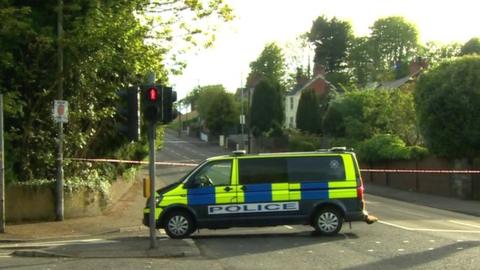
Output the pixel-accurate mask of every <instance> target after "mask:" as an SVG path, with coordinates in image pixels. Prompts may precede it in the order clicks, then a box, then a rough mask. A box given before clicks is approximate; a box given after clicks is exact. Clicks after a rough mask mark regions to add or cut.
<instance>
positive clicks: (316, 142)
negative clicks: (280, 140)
mask: <svg viewBox="0 0 480 270" xmlns="http://www.w3.org/2000/svg"><path fill="white" fill-rule="evenodd" d="M319 148H320V137H318V136H316V135H309V134H304V133H298V132H291V134H289V136H288V150H289V151H315V150H317V149H319Z"/></svg>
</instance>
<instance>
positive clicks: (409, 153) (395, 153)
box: [357, 134, 427, 162]
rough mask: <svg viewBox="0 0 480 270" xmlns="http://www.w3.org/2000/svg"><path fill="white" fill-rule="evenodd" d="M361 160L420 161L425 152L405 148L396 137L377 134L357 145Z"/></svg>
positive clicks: (418, 149)
mask: <svg viewBox="0 0 480 270" xmlns="http://www.w3.org/2000/svg"><path fill="white" fill-rule="evenodd" d="M357 153H358V156H359V158H360V159H361V160H364V161H368V162H374V161H380V160H402V159H405V160H406V159H420V158H422V157H424V156H425V155H426V154H427V150H426V149H425V148H423V147H420V146H406V145H405V142H404V141H402V139H400V137H398V136H397V135H390V134H378V135H375V136H374V137H372V138H370V139H367V140H365V141H363V142H361V143H360V144H359V145H358V152H357Z"/></svg>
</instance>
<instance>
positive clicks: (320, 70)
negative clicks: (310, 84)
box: [313, 63, 325, 78]
mask: <svg viewBox="0 0 480 270" xmlns="http://www.w3.org/2000/svg"><path fill="white" fill-rule="evenodd" d="M318 75H325V67H324V66H323V65H321V64H319V63H315V65H314V66H313V77H314V78H315V77H317V76H318Z"/></svg>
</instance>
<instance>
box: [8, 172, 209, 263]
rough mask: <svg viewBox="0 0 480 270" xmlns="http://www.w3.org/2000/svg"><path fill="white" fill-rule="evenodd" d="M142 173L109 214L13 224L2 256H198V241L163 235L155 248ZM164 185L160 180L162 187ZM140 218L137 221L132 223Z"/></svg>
mask: <svg viewBox="0 0 480 270" xmlns="http://www.w3.org/2000/svg"><path fill="white" fill-rule="evenodd" d="M147 174H148V172H147V171H146V170H142V171H140V173H139V176H138V177H137V180H136V182H135V183H134V184H133V185H132V187H131V188H130V189H129V190H128V191H127V192H126V193H125V194H124V195H123V197H121V199H120V200H119V201H118V202H117V203H116V204H114V205H113V206H112V207H110V208H109V209H108V210H107V211H106V212H105V214H104V215H102V216H95V217H83V218H74V219H66V220H64V221H49V222H34V223H23V224H7V225H6V229H5V233H2V234H0V253H2V254H9V255H11V256H23V257H74V258H168V257H186V256H197V255H199V253H200V252H199V250H198V248H197V247H196V246H195V244H194V242H193V240H191V239H183V240H173V239H169V238H168V237H167V236H166V235H165V233H164V232H163V230H160V231H157V239H156V240H157V242H156V243H157V244H156V248H153V249H152V248H151V247H150V235H149V232H150V231H149V229H148V228H147V227H145V226H143V225H142V218H143V207H144V206H145V201H146V198H144V197H143V189H142V181H141V179H142V178H143V176H144V175H147ZM162 185H164V184H163V183H162V182H161V180H159V179H158V178H157V186H158V187H160V186H162ZM132 217H135V218H132Z"/></svg>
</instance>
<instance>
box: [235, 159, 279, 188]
mask: <svg viewBox="0 0 480 270" xmlns="http://www.w3.org/2000/svg"><path fill="white" fill-rule="evenodd" d="M238 166H239V182H240V184H241V185H245V184H258V183H280V182H287V181H288V180H287V166H286V159H284V158H245V159H239V160H238Z"/></svg>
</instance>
